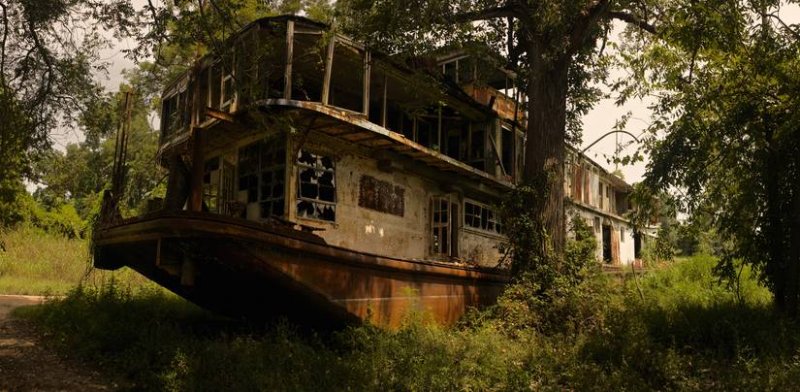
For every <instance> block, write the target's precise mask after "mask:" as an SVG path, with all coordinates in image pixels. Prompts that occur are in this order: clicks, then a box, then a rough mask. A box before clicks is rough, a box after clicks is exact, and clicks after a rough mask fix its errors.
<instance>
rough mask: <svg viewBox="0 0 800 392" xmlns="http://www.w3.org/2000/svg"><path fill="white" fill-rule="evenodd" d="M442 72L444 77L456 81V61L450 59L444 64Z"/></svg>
mask: <svg viewBox="0 0 800 392" xmlns="http://www.w3.org/2000/svg"><path fill="white" fill-rule="evenodd" d="M442 73H443V74H444V77H445V78H447V79H450V80H452V81H454V82H456V81H457V80H456V74H457V72H456V61H450V62H448V63H444V64H442Z"/></svg>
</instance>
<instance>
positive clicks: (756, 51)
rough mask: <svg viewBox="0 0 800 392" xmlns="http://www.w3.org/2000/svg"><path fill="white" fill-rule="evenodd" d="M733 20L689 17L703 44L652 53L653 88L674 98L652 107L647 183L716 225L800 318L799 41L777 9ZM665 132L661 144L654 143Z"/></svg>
mask: <svg viewBox="0 0 800 392" xmlns="http://www.w3.org/2000/svg"><path fill="white" fill-rule="evenodd" d="M736 5H737V8H736V9H735V11H736V12H735V13H730V14H727V15H726V14H720V11H719V10H718V9H710V8H702V7H698V8H696V9H694V10H693V12H691V13H686V14H685V19H686V20H687V21H689V20H691V21H692V22H693V23H692V24H693V26H694V28H695V29H698V30H703V31H704V33H703V34H702V35H703V36H704V39H703V40H697V39H687V38H682V39H678V40H676V42H678V43H681V44H682V45H683V47H684V48H686V49H688V50H687V52H688V53H690V56H688V57H687V58H685V59H681V60H678V58H677V57H674V56H672V54H674V53H675V52H674V50H672V48H667V47H664V46H661V45H651V46H649V48H647V50H646V51H645V52H643V53H642V54H641V59H643V61H655V60H658V61H659V62H660V63H661V66H662V67H661V72H659V73H654V74H651V78H650V82H651V83H652V85H655V86H658V87H659V88H660V89H662V90H669V91H670V93H668V94H663V95H662V99H661V100H660V101H659V104H658V105H657V106H656V107H655V109H656V117H655V118H654V122H653V127H651V131H652V133H653V136H654V137H653V138H652V140H651V142H650V149H651V159H652V162H651V164H650V166H649V167H648V173H647V176H646V183H647V184H648V185H650V186H651V187H654V188H662V189H668V188H679V189H682V190H683V195H684V197H683V198H682V201H683V205H684V208H686V209H687V210H688V211H690V212H692V211H696V212H699V213H702V214H708V215H709V216H711V217H712V223H713V224H714V225H715V227H716V229H717V232H718V233H719V235H721V236H722V237H723V239H724V240H726V243H727V244H729V246H727V247H726V248H725V249H724V252H725V253H724V257H723V259H722V263H721V264H720V267H719V268H720V270H722V271H727V272H728V273H733V272H734V271H733V263H734V261H735V260H743V261H744V262H746V263H750V264H752V265H753V266H755V267H756V268H757V269H758V270H759V271H760V272H761V278H762V280H763V281H764V282H765V283H766V284H767V286H768V287H769V288H770V289H771V290H772V292H773V293H774V294H775V301H776V304H777V306H778V307H779V308H780V309H782V310H784V311H785V312H786V313H788V314H791V315H795V316H796V315H798V313H800V182H798V181H797V180H796V179H797V178H798V176H800V113H798V111H797V109H796V108H797V107H798V105H800V97H798V94H797V91H798V89H799V88H800V76H798V75H800V72H799V71H800V60H798V56H797V53H798V51H799V50H800V33H798V31H800V30H798V26H797V25H789V24H787V23H785V22H784V21H783V20H781V19H780V17H779V15H780V13H779V10H780V8H781V4H780V3H778V2H765V1H740V2H737V3H736ZM663 133H665V134H666V136H665V137H663V138H661V137H656V135H658V134H663Z"/></svg>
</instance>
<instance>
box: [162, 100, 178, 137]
mask: <svg viewBox="0 0 800 392" xmlns="http://www.w3.org/2000/svg"><path fill="white" fill-rule="evenodd" d="M161 118H162V119H163V120H162V125H161V127H162V131H161V133H162V135H163V136H162V137H164V138H167V137H169V136H170V135H172V134H173V133H175V132H176V131H177V130H178V129H179V128H180V118H181V117H180V111H179V110H178V94H175V95H173V96H171V97H168V98H165V99H164V103H163V104H162V105H161Z"/></svg>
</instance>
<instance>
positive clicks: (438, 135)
mask: <svg viewBox="0 0 800 392" xmlns="http://www.w3.org/2000/svg"><path fill="white" fill-rule="evenodd" d="M436 117H437V121H436V138H437V140H436V145H437V146H438V148H437V149H436V150H438V151H443V146H442V145H443V144H444V143H443V142H442V105H441V104H439V111H438V113H437V116H436Z"/></svg>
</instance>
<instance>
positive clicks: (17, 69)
mask: <svg viewBox="0 0 800 392" xmlns="http://www.w3.org/2000/svg"><path fill="white" fill-rule="evenodd" d="M95 6H97V4H94V3H92V2H90V1H88V0H0V20H2V23H0V30H1V31H0V105H2V111H0V161H2V163H3V170H0V225H4V224H8V223H11V221H13V220H14V215H15V213H14V210H15V209H16V206H15V203H14V200H15V199H16V195H17V193H18V192H21V191H22V190H23V189H24V188H23V187H22V180H23V177H25V176H29V175H30V174H31V173H30V170H28V168H29V166H30V165H29V163H30V162H31V160H32V159H34V158H35V157H36V153H37V152H39V151H43V150H45V149H46V147H47V146H48V145H49V138H48V136H49V132H50V131H52V130H55V129H56V128H58V127H68V126H70V125H71V124H72V123H73V120H75V117H74V115H75V114H77V113H80V112H81V111H82V109H83V108H85V107H86V105H87V104H88V103H89V102H91V101H92V100H93V99H94V98H96V96H97V94H98V93H99V91H100V88H99V86H98V85H97V83H96V82H95V81H94V80H93V79H92V74H93V73H94V72H93V71H95V70H96V66H97V63H96V61H95V60H96V59H97V50H98V49H99V47H100V46H101V45H102V44H103V43H104V39H103V38H102V37H101V35H100V33H99V31H98V29H97V28H96V27H95V26H94V25H93V23H91V20H92V13H93V10H94V9H95Z"/></svg>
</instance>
